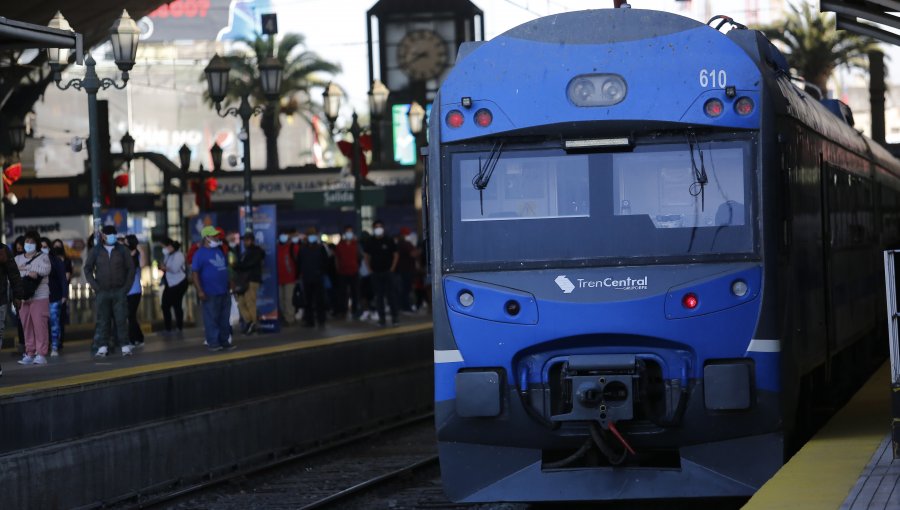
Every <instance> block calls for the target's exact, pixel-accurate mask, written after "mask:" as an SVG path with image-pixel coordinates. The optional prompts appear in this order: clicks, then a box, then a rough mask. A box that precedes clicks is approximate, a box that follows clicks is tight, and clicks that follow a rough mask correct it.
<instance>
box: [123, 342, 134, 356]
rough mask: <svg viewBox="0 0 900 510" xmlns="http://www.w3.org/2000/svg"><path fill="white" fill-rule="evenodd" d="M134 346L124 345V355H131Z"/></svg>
mask: <svg viewBox="0 0 900 510" xmlns="http://www.w3.org/2000/svg"><path fill="white" fill-rule="evenodd" d="M131 350H132V347H131V346H130V345H123V346H122V356H131V354H132V353H131Z"/></svg>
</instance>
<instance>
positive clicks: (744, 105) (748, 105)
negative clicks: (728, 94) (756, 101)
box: [734, 97, 753, 115]
mask: <svg viewBox="0 0 900 510" xmlns="http://www.w3.org/2000/svg"><path fill="white" fill-rule="evenodd" d="M734 111H736V112H737V114H738V115H750V114H751V113H753V100H752V99H750V98H749V97H742V98H740V99H738V100H737V101H735V102H734Z"/></svg>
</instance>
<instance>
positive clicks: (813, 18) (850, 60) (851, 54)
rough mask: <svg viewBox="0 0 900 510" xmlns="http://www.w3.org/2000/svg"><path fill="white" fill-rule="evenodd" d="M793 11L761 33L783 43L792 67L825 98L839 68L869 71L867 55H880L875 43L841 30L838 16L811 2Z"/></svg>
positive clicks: (763, 29)
mask: <svg viewBox="0 0 900 510" xmlns="http://www.w3.org/2000/svg"><path fill="white" fill-rule="evenodd" d="M790 9H791V12H790V13H788V15H787V17H786V18H785V19H784V20H782V21H778V22H776V23H773V24H772V25H769V26H765V27H759V30H762V32H763V33H764V34H765V35H766V37H768V38H769V39H770V40H771V41H776V42H779V43H781V44H782V48H783V49H785V50H786V51H785V57H787V60H788V63H790V65H791V67H793V68H794V69H796V71H797V73H798V74H799V75H800V76H802V77H803V78H805V79H806V81H807V82H808V83H811V84H813V85H815V86H816V87H818V88H819V90H821V91H822V93H823V94H824V93H825V91H826V90H827V88H826V87H827V82H828V78H830V77H831V74H832V73H833V72H834V70H835V69H836V68H837V67H839V66H844V67H846V68H848V69H861V70H868V68H869V64H868V58H867V57H866V54H867V53H868V52H870V51H880V50H879V47H878V44H877V43H876V42H875V41H874V40H873V39H870V38H868V37H863V36H861V35H857V34H854V33H853V32H848V31H846V30H837V29H836V28H835V16H834V15H833V14H829V13H822V12H818V11H816V10H813V7H812V6H811V5H810V2H807V1H801V2H799V6H798V5H797V4H792V5H791V6H790Z"/></svg>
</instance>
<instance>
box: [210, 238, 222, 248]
mask: <svg viewBox="0 0 900 510" xmlns="http://www.w3.org/2000/svg"><path fill="white" fill-rule="evenodd" d="M207 242H208V243H209V247H210V248H218V247H219V244H221V243H219V241H213V240H212V239H210V240H209V241H207Z"/></svg>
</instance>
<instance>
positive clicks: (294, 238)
mask: <svg viewBox="0 0 900 510" xmlns="http://www.w3.org/2000/svg"><path fill="white" fill-rule="evenodd" d="M291 242H292V243H294V244H297V243H299V242H300V236H297V237H292V238H291Z"/></svg>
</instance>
